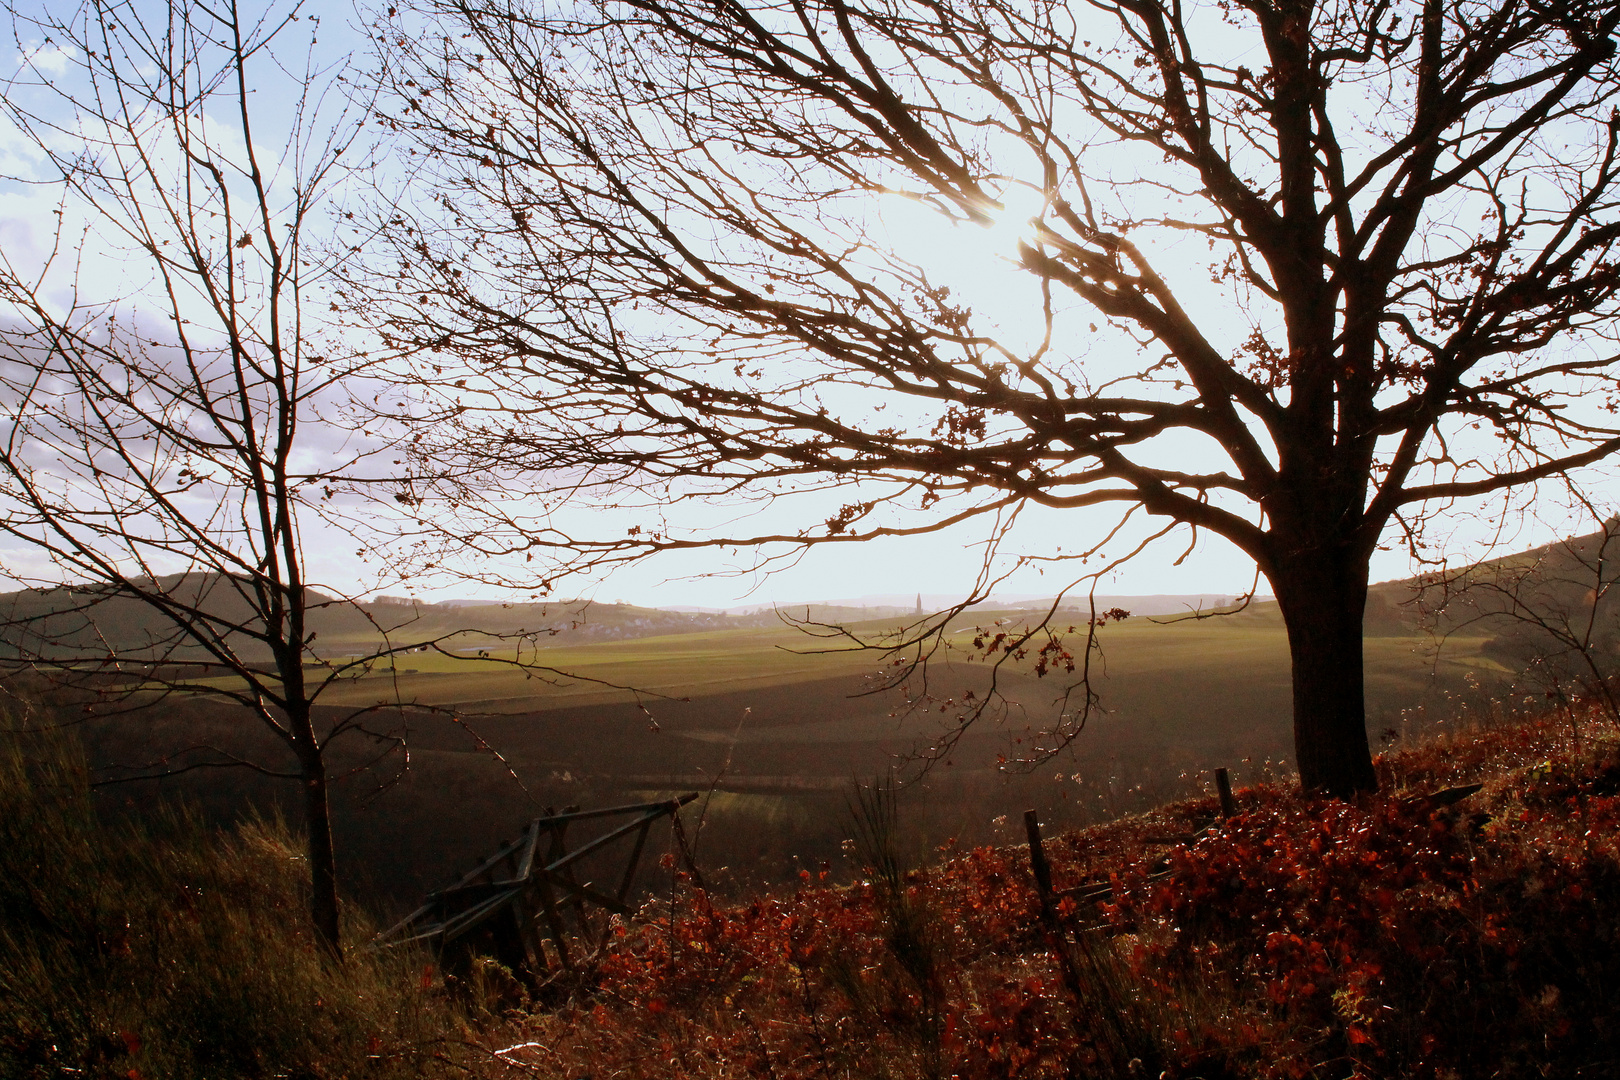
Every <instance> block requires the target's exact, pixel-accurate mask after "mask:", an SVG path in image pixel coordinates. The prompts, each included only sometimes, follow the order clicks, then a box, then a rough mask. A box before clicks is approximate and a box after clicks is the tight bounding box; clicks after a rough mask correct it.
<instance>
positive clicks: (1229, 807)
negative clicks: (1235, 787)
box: [1215, 769, 1237, 821]
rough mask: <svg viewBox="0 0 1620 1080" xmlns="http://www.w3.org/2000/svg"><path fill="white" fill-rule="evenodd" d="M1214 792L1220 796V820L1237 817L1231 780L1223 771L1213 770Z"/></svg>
mask: <svg viewBox="0 0 1620 1080" xmlns="http://www.w3.org/2000/svg"><path fill="white" fill-rule="evenodd" d="M1215 790H1216V791H1217V792H1219V793H1220V796H1221V820H1222V821H1225V820H1227V819H1228V818H1233V817H1236V816H1237V802H1236V800H1234V799H1233V798H1232V778H1231V777H1230V776H1229V775H1227V772H1226V770H1225V769H1216V770H1215Z"/></svg>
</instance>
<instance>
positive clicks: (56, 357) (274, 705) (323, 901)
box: [0, 0, 421, 953]
mask: <svg viewBox="0 0 1620 1080" xmlns="http://www.w3.org/2000/svg"><path fill="white" fill-rule="evenodd" d="M10 14H11V16H12V26H13V30H14V34H15V35H16V39H17V42H18V46H19V48H20V50H21V51H22V55H23V57H24V62H23V65H22V69H21V71H20V72H19V73H18V75H16V76H15V77H14V78H13V80H12V81H11V83H10V84H9V85H8V86H7V90H6V95H5V106H4V108H5V115H6V118H7V119H8V120H9V121H10V122H11V123H12V124H14V125H16V128H17V129H19V130H20V131H21V133H22V136H23V137H24V141H25V144H26V146H27V150H28V153H27V154H23V155H19V159H21V160H26V159H27V158H28V157H29V155H32V156H33V158H34V159H35V161H34V165H35V166H36V167H35V168H34V170H33V171H32V172H31V173H29V174H28V175H27V176H25V177H21V178H14V179H20V180H21V181H22V182H24V183H26V184H28V185H30V186H31V187H33V188H36V189H41V190H45V191H55V192H57V193H59V203H58V205H59V210H58V213H57V214H56V217H55V220H54V221H45V222H34V223H33V224H34V225H35V226H36V227H37V226H43V229H42V231H43V233H44V234H45V235H46V236H47V238H48V240H49V244H48V245H47V246H46V248H45V249H44V252H43V256H44V257H42V258H39V259H37V260H34V261H32V262H30V260H29V259H28V257H27V254H26V253H22V254H19V253H18V252H17V251H16V250H15V249H13V250H8V251H7V252H6V253H5V254H4V255H0V301H3V304H4V313H3V323H0V533H3V534H4V535H5V537H7V538H8V541H9V543H8V547H9V551H8V554H7V567H6V576H8V577H9V578H11V579H12V580H13V581H16V582H18V583H20V584H23V585H26V586H28V591H26V592H23V593H20V594H13V595H12V596H11V597H10V598H9V606H8V610H6V611H5V612H4V613H3V615H4V618H5V627H4V633H3V635H0V637H3V639H4V647H5V650H6V654H7V661H8V664H9V665H11V666H12V667H16V666H17V665H23V666H26V667H31V669H32V670H34V671H36V672H41V673H43V674H45V675H46V676H47V677H48V678H49V679H50V680H51V681H52V682H53V683H55V684H58V685H62V684H66V685H69V686H77V687H79V688H81V689H83V690H86V691H88V692H89V693H88V696H87V697H86V698H85V700H88V701H90V702H91V704H90V705H89V706H88V707H87V711H90V712H95V713H105V712H106V711H107V710H137V711H138V710H141V709H145V710H146V712H145V713H144V715H148V716H150V715H152V712H151V710H153V709H155V708H157V707H158V706H160V705H161V703H162V702H163V701H165V700H172V699H173V698H174V697H175V696H176V695H180V696H202V697H204V698H206V699H208V700H212V701H216V702H232V703H235V704H236V705H238V706H241V707H243V708H244V709H246V710H248V712H249V713H250V715H252V716H254V717H256V718H257V720H258V721H259V722H260V723H261V724H262V725H263V727H264V729H265V730H266V731H268V732H270V733H273V735H274V736H275V738H276V739H277V740H279V741H280V743H281V744H282V745H284V746H285V748H286V752H287V755H288V760H287V761H285V762H276V761H268V762H266V761H254V760H243V759H241V758H240V757H238V756H235V755H233V754H232V753H230V752H228V751H226V750H225V749H223V748H218V747H212V746H193V747H191V748H189V749H187V750H185V751H181V752H178V753H177V754H175V755H174V756H173V757H171V758H169V759H168V760H166V761H161V762H154V763H153V764H152V765H151V767H149V768H138V769H135V770H133V772H132V775H135V776H151V775H154V774H172V773H174V772H181V771H186V770H188V769H195V768H212V767H220V766H233V767H235V766H245V767H251V768H254V769H257V770H258V771H260V772H262V773H265V774H267V775H270V776H275V777H284V778H287V779H289V780H292V781H295V782H296V783H297V784H298V785H299V786H300V788H301V789H302V804H303V822H304V827H305V829H306V831H307V834H308V857H309V865H310V873H311V878H312V885H313V889H312V894H311V895H312V899H311V908H312V910H311V914H312V917H313V923H314V928H315V931H316V936H317V938H318V940H319V941H321V942H322V943H323V944H324V945H325V946H326V947H328V948H329V949H331V950H332V951H333V952H334V953H336V952H337V951H338V950H339V940H340V939H339V902H338V890H337V876H336V870H335V865H334V858H333V846H332V832H331V822H330V814H329V809H328V797H329V787H330V784H331V782H332V779H333V777H332V775H331V769H330V767H329V757H330V755H329V750H330V747H331V746H332V744H333V742H334V740H337V739H339V738H341V737H343V736H345V735H354V736H365V737H369V739H370V740H372V741H371V745H372V747H373V749H374V750H375V751H376V756H377V757H379V758H380V757H384V756H386V755H387V754H388V753H389V752H390V751H393V750H395V749H397V748H398V747H399V746H400V742H401V733H400V731H398V730H394V729H389V728H388V726H387V725H386V724H379V725H378V726H371V725H372V723H373V721H374V720H375V718H377V717H379V716H384V715H387V714H388V713H389V710H385V709H382V708H377V707H372V708H367V709H358V710H353V711H350V712H347V713H341V714H331V715H326V716H322V715H320V714H318V712H317V709H316V705H317V702H318V700H319V699H320V697H321V695H322V693H323V692H325V691H326V690H328V689H329V688H331V687H333V686H334V685H338V684H341V683H343V682H344V681H346V680H349V679H351V678H353V677H356V676H358V675H361V674H364V673H367V672H369V671H370V670H371V669H372V668H373V667H374V666H375V665H376V664H377V663H378V661H379V659H381V658H385V657H387V656H388V655H390V654H391V653H393V652H397V651H402V650H403V649H405V648H409V647H420V644H421V643H418V642H414V641H407V642H403V643H401V642H398V641H394V642H391V641H390V639H389V631H390V630H395V629H398V628H394V627H388V626H381V625H377V624H376V623H375V622H370V623H369V630H370V631H373V632H374V633H373V634H372V637H373V640H375V641H380V642H381V643H382V644H381V646H380V647H378V648H375V649H363V650H362V651H363V652H365V654H366V655H361V656H349V657H347V658H343V659H338V660H333V659H331V657H330V653H328V654H327V657H326V658H322V657H321V656H318V655H317V654H316V652H315V646H314V641H315V638H316V624H317V623H318V622H320V621H322V620H323V619H324V620H326V621H327V622H331V621H332V620H334V619H338V620H341V619H345V618H346V619H347V620H348V621H349V622H351V623H353V622H358V623H360V624H361V625H362V627H363V628H366V627H367V623H368V620H369V619H370V616H369V615H367V614H366V612H365V610H364V609H362V608H360V607H359V606H358V605H357V604H355V603H353V602H352V601H351V600H350V599H348V598H347V597H348V594H346V593H345V592H344V591H343V590H342V589H335V588H332V587H329V586H325V585H319V584H318V583H316V582H312V581H311V580H310V579H309V574H310V561H309V558H308V555H307V552H306V543H307V542H308V537H307V536H306V530H307V529H309V528H310V527H311V523H312V522H315V523H320V519H321V517H322V515H323V514H327V513H329V508H330V506H331V505H333V504H332V503H331V502H330V501H329V500H332V498H333V496H334V492H335V487H336V485H338V484H340V483H341V482H342V480H343V479H344V478H345V477H346V476H348V477H351V478H352V474H353V470H354V469H355V468H356V467H357V466H359V465H360V464H361V463H362V462H364V461H365V460H366V458H367V457H368V455H369V454H370V453H372V452H374V450H375V447H372V448H371V449H369V450H368V449H367V448H366V447H365V446H361V447H360V448H359V449H356V448H355V447H353V446H346V445H344V442H343V440H342V438H341V436H334V435H333V433H332V431H331V429H329V428H326V429H323V428H322V426H321V425H320V422H319V419H318V406H319V405H320V404H321V402H322V401H323V399H327V400H330V399H332V397H333V395H334V392H335V391H334V387H335V386H336V385H337V384H339V383H340V382H342V381H343V380H346V379H352V378H355V377H358V376H359V375H360V374H362V373H363V371H364V369H365V366H366V360H365V357H364V354H356V353H355V352H354V351H352V350H351V349H350V348H349V347H347V346H346V345H345V344H344V342H343V340H342V339H341V338H340V337H338V336H336V335H333V334H329V333H327V332H326V331H325V330H324V328H323V327H322V326H321V324H320V323H319V322H318V321H317V320H316V319H314V318H312V317H311V314H310V312H311V310H312V307H313V303H314V301H315V300H316V299H317V298H319V297H320V296H321V295H322V294H321V281H322V279H323V278H324V277H325V276H326V275H327V274H329V273H330V271H331V268H332V267H331V265H330V263H329V262H328V261H324V258H325V257H324V256H322V255H321V254H320V248H319V246H318V244H317V241H318V240H319V236H318V235H316V234H317V233H318V232H319V225H320V222H321V220H322V215H323V213H324V208H323V200H324V199H326V198H327V196H328V193H329V191H330V189H331V188H332V187H333V186H334V184H335V183H336V182H337V181H338V180H339V179H340V178H341V177H342V175H343V169H342V166H341V164H340V162H341V161H342V160H343V155H344V154H346V153H347V154H350V155H351V156H352V155H353V154H354V152H355V151H356V150H360V149H362V148H361V147H360V146H359V143H358V140H359V138H360V135H361V126H362V124H361V120H362V117H363V113H364V108H363V106H358V105H356V104H355V103H353V102H350V101H348V100H346V99H344V98H342V97H341V96H335V95H334V94H333V88H334V85H335V83H334V77H335V74H336V73H335V72H334V71H332V70H328V69H323V68H322V67H321V62H320V60H319V56H320V53H319V48H318V43H317V37H316V29H317V27H318V24H319V20H318V19H317V18H315V17H313V16H311V15H308V14H301V13H300V8H299V7H298V5H297V4H290V5H282V6H279V7H273V8H272V9H270V10H267V11H264V12H261V13H259V14H257V15H248V14H244V13H243V12H242V11H241V10H240V9H239V7H238V6H237V5H236V4H234V3H229V2H227V3H226V4H224V5H210V6H206V7H205V6H203V5H201V4H196V3H189V2H184V0H175V2H173V3H169V4H168V5H166V6H165V5H163V4H158V5H156V6H153V5H146V4H137V3H127V2H122V0H88V2H86V3H84V4H83V5H81V6H80V7H78V8H77V9H76V10H74V11H71V12H63V11H60V9H58V10H57V11H51V10H49V9H47V10H46V11H44V12H42V13H32V14H30V13H26V12H24V11H22V10H20V9H18V8H15V7H13V8H12V9H11V11H10ZM300 31H304V32H307V36H306V40H305V42H304V45H305V46H307V51H304V53H303V55H302V56H301V57H298V56H295V55H294V54H297V53H298V52H299V51H300V47H299V45H298V44H296V43H294V42H292V40H291V39H292V38H293V36H294V35H295V34H297V33H299V32H300ZM289 57H292V58H293V59H294V60H295V62H294V63H293V64H292V66H285V64H284V62H285V61H286V60H288V58H289ZM298 61H301V63H300V62H298ZM289 87H290V88H291V89H290V91H289ZM272 132H273V133H274V134H272ZM267 138H268V139H272V140H277V141H275V142H272V143H270V144H269V145H268V146H267V144H266V142H265V141H263V140H265V139H267ZM281 140H284V141H281ZM19 159H14V161H15V160H19ZM339 501H341V500H339ZM323 535H324V536H327V537H330V536H332V535H335V533H334V532H333V530H332V528H331V522H326V523H325V532H324V534H323ZM325 542H328V543H329V542H330V540H326V541H325ZM385 693H386V691H385ZM390 701H391V703H392V704H393V705H395V706H401V705H403V704H405V703H404V702H403V701H402V700H401V699H400V698H399V696H398V694H397V691H396V693H395V694H394V695H393V697H392V698H391V699H390ZM393 712H394V713H396V714H397V712H398V710H397V709H395V710H393ZM126 775H130V773H126Z"/></svg>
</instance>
